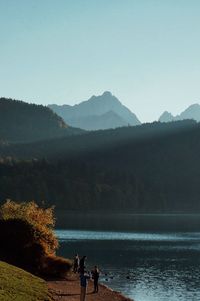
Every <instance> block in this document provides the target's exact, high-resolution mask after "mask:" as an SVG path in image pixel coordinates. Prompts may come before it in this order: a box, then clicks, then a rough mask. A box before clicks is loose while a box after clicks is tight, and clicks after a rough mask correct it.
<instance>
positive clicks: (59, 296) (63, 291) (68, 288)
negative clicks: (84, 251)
mask: <svg viewBox="0 0 200 301" xmlns="http://www.w3.org/2000/svg"><path fill="white" fill-rule="evenodd" d="M47 283H48V287H49V291H50V293H51V294H52V296H53V300H55V301H80V285H79V279H78V277H73V278H70V279H68V280H63V281H61V280H59V281H56V280H49V281H47ZM92 292H93V283H92V281H89V284H88V288H87V296H86V301H132V300H131V299H129V298H126V297H124V296H122V295H121V294H120V293H118V292H114V291H112V290H111V289H109V288H108V287H106V286H104V285H101V284H100V285H99V292H98V293H96V294H93V293H92Z"/></svg>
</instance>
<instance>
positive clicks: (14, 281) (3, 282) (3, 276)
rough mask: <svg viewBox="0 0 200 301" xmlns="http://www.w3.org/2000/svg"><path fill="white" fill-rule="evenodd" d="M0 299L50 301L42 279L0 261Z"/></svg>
mask: <svg viewBox="0 0 200 301" xmlns="http://www.w3.org/2000/svg"><path fill="white" fill-rule="evenodd" d="M0 300H1V301H13V300H15V301H37V300H38V301H50V300H51V298H50V296H49V295H48V288H47V284H46V282H45V281H44V280H42V279H40V278H38V277H36V276H33V275H32V274H30V273H28V272H25V271H24V270H22V269H19V268H17V267H14V266H12V265H9V264H7V263H5V262H2V261H0Z"/></svg>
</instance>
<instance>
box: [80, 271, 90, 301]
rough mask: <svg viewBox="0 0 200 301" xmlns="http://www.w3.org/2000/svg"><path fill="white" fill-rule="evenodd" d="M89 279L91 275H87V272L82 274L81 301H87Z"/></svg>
mask: <svg viewBox="0 0 200 301" xmlns="http://www.w3.org/2000/svg"><path fill="white" fill-rule="evenodd" d="M88 279H90V275H89V274H88V273H86V272H85V271H83V273H80V286H81V294H80V301H85V297H86V291H87V284H88Z"/></svg>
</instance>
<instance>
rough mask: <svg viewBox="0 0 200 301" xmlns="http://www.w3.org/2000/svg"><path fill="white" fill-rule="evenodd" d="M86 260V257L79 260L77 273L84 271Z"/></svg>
mask: <svg viewBox="0 0 200 301" xmlns="http://www.w3.org/2000/svg"><path fill="white" fill-rule="evenodd" d="M86 259H87V256H83V257H82V258H81V259H80V263H79V273H84V271H85V261H86Z"/></svg>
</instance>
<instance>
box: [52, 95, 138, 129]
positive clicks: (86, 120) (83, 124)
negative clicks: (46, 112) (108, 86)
mask: <svg viewBox="0 0 200 301" xmlns="http://www.w3.org/2000/svg"><path fill="white" fill-rule="evenodd" d="M49 107H50V108H51V109H52V110H53V111H54V112H55V113H57V114H58V115H59V116H61V117H62V118H63V119H64V120H65V122H67V124H69V125H71V126H74V127H79V128H82V129H85V130H99V129H108V128H117V127H122V126H128V125H139V124H140V121H139V120H138V118H137V117H136V115H135V114H134V113H132V112H131V111H130V110H129V109H128V108H127V107H125V106H124V105H122V104H121V102H120V101H119V100H118V99H117V98H116V97H115V96H114V95H112V94H111V93H110V92H108V91H106V92H104V93H103V94H102V95H100V96H92V97H91V98H90V99H89V100H86V101H83V102H81V103H79V104H77V105H74V106H70V105H62V106H59V105H55V104H52V105H49Z"/></svg>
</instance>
